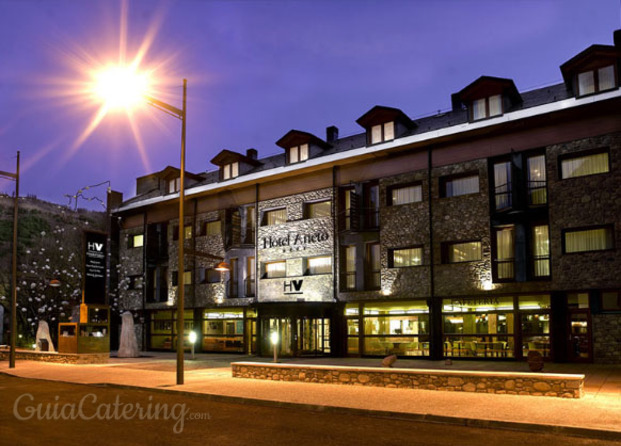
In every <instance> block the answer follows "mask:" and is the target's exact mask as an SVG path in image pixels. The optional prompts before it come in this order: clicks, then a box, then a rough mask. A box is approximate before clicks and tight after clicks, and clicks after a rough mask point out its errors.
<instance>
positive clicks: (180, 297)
mask: <svg viewBox="0 0 621 446" xmlns="http://www.w3.org/2000/svg"><path fill="white" fill-rule="evenodd" d="M187 89H188V81H187V79H183V106H182V107H183V108H182V109H181V110H179V109H178V108H177V107H173V106H172V105H169V104H167V103H165V102H162V101H160V100H158V99H155V98H152V97H151V96H145V100H146V101H147V102H148V103H149V104H151V105H152V106H153V107H155V108H157V109H159V110H162V111H163V112H165V113H168V114H169V115H171V116H173V117H175V118H177V119H179V120H181V162H180V173H179V248H178V250H179V260H178V267H177V271H178V273H177V385H181V384H183V340H184V334H183V331H184V328H185V327H184V325H183V323H184V317H183V315H184V313H185V311H184V310H185V308H184V304H185V302H184V294H185V293H184V292H185V290H184V277H183V273H184V271H185V268H184V253H183V245H184V238H185V231H184V221H185V219H184V216H185V210H184V201H185V126H186V102H187Z"/></svg>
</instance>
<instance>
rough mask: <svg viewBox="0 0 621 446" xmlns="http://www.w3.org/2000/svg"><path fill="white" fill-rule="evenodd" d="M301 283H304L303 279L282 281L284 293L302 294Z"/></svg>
mask: <svg viewBox="0 0 621 446" xmlns="http://www.w3.org/2000/svg"><path fill="white" fill-rule="evenodd" d="M303 283H304V279H299V280H290V281H288V282H284V283H283V292H284V294H304V293H303V292H302V284H303Z"/></svg>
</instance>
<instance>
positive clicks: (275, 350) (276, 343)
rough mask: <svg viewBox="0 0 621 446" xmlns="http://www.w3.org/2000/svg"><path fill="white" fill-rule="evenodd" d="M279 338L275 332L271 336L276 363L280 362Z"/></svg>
mask: <svg viewBox="0 0 621 446" xmlns="http://www.w3.org/2000/svg"><path fill="white" fill-rule="evenodd" d="M278 338H279V336H278V332H277V331H273V332H272V334H270V341H271V342H272V346H273V347H274V362H278V349H277V347H278Z"/></svg>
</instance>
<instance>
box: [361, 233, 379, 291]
mask: <svg viewBox="0 0 621 446" xmlns="http://www.w3.org/2000/svg"><path fill="white" fill-rule="evenodd" d="M366 267H367V271H366V277H365V279H366V280H365V283H366V288H367V289H369V290H377V289H379V288H380V285H381V269H382V268H381V263H380V244H379V243H369V244H368V245H367V258H366Z"/></svg>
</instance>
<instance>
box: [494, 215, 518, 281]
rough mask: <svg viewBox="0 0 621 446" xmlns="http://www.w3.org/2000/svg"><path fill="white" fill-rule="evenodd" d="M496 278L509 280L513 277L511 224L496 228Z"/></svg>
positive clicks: (513, 245)
mask: <svg viewBox="0 0 621 446" xmlns="http://www.w3.org/2000/svg"><path fill="white" fill-rule="evenodd" d="M494 266H495V272H496V278H497V279H498V280H511V279H513V278H514V277H515V271H514V270H515V230H514V228H513V226H511V227H507V228H500V229H496V259H495V261H494Z"/></svg>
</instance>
